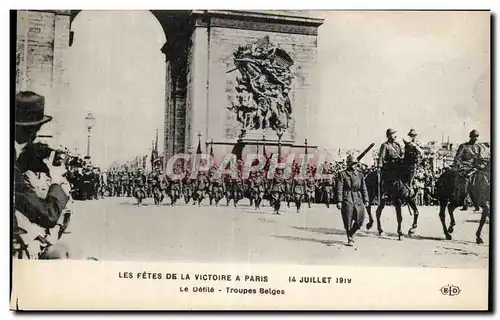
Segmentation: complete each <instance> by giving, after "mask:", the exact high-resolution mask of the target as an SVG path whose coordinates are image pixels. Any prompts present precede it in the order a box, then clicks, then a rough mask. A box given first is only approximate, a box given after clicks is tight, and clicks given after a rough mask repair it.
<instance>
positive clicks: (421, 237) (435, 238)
mask: <svg viewBox="0 0 500 320" xmlns="http://www.w3.org/2000/svg"><path fill="white" fill-rule="evenodd" d="M413 239H416V240H430V241H439V242H448V243H457V244H465V245H471V244H473V245H475V244H476V243H475V242H474V241H464V240H446V239H445V238H444V236H443V237H428V236H419V235H415V236H414V237H413Z"/></svg>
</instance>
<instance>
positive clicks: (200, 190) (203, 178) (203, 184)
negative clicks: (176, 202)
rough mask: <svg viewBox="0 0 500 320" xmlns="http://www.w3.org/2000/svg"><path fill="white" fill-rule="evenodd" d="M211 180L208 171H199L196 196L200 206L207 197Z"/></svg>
mask: <svg viewBox="0 0 500 320" xmlns="http://www.w3.org/2000/svg"><path fill="white" fill-rule="evenodd" d="M208 187H209V181H208V178H207V173H206V172H199V173H198V177H197V179H196V198H197V201H198V207H201V203H202V201H203V199H205V196H206V192H207V191H208Z"/></svg>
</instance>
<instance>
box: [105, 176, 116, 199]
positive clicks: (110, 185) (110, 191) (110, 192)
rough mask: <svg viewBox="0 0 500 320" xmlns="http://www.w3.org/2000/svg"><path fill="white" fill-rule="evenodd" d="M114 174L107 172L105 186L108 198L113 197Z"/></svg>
mask: <svg viewBox="0 0 500 320" xmlns="http://www.w3.org/2000/svg"><path fill="white" fill-rule="evenodd" d="M114 179H115V172H114V171H109V172H108V174H107V175H106V185H107V189H108V195H109V196H110V197H112V196H114V192H115V185H114V183H115V181H114Z"/></svg>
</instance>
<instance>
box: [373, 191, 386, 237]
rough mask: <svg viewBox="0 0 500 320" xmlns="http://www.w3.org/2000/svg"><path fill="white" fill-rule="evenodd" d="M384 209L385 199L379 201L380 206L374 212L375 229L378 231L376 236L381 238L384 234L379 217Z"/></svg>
mask: <svg viewBox="0 0 500 320" xmlns="http://www.w3.org/2000/svg"><path fill="white" fill-rule="evenodd" d="M384 207H385V199H382V200H380V204H379V205H378V207H377V211H376V212H375V214H376V216H377V229H378V235H379V236H381V235H383V234H384V230H382V223H381V222H380V217H381V216H382V210H384Z"/></svg>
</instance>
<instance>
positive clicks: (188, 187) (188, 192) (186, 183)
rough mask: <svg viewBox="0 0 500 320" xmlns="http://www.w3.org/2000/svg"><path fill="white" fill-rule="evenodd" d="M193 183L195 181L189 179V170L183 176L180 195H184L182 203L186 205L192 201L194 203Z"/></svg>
mask: <svg viewBox="0 0 500 320" xmlns="http://www.w3.org/2000/svg"><path fill="white" fill-rule="evenodd" d="M194 183H195V180H194V179H191V172H190V171H189V170H187V171H186V175H185V176H184V179H183V180H182V187H183V188H182V193H183V195H184V201H185V202H186V204H188V203H189V201H191V199H193V200H194V201H193V202H194V203H196V199H195V196H194V190H193V189H194Z"/></svg>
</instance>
